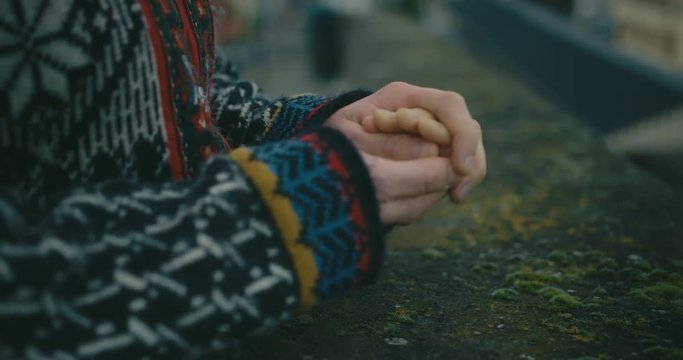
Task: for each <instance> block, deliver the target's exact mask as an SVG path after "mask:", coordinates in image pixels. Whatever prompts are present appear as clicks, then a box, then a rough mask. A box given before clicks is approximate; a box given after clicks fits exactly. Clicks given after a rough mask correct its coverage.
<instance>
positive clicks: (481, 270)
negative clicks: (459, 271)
mask: <svg viewBox="0 0 683 360" xmlns="http://www.w3.org/2000/svg"><path fill="white" fill-rule="evenodd" d="M472 271H473V272H475V273H477V274H481V275H493V274H496V273H498V272H499V271H500V267H498V265H496V264H494V263H488V262H485V263H480V264H477V265H475V266H474V267H472Z"/></svg>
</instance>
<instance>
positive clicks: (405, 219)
mask: <svg viewBox="0 0 683 360" xmlns="http://www.w3.org/2000/svg"><path fill="white" fill-rule="evenodd" d="M445 195H446V194H445V192H443V191H440V192H433V193H430V194H425V195H422V196H416V197H411V198H404V199H398V200H395V201H391V202H386V203H383V204H380V207H379V213H380V215H379V216H380V219H381V220H382V222H383V223H384V224H392V225H394V224H395V225H401V224H409V223H411V222H413V221H415V220H417V219H419V218H420V217H421V216H422V215H424V213H425V212H427V210H428V209H429V208H430V207H432V205H434V204H436V203H437V202H439V200H441V199H442V198H443V197H444V196H445Z"/></svg>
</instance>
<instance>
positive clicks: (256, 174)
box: [230, 147, 318, 312]
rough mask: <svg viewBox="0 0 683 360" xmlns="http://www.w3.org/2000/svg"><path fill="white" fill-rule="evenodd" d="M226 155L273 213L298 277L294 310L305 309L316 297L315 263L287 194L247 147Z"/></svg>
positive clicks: (316, 271)
mask: <svg viewBox="0 0 683 360" xmlns="http://www.w3.org/2000/svg"><path fill="white" fill-rule="evenodd" d="M230 157H231V158H232V159H233V160H234V161H235V162H236V163H237V165H238V166H239V167H240V168H241V169H242V171H244V173H245V174H247V176H249V177H250V178H251V181H252V182H253V183H254V184H255V185H256V188H257V189H258V191H259V192H260V193H261V197H262V198H263V201H264V202H265V203H266V206H267V207H268V209H269V210H270V213H271V214H273V217H274V218H275V222H276V225H277V227H278V230H279V231H280V234H281V236H282V240H283V242H284V244H285V248H286V249H287V251H288V252H289V256H290V257H291V259H292V262H293V263H294V271H295V272H296V275H297V278H298V279H299V306H298V308H297V311H299V312H301V311H304V310H307V309H308V308H310V307H311V306H312V305H313V304H314V303H315V301H316V295H315V285H316V282H317V279H318V267H317V265H316V263H315V258H314V256H313V249H311V248H310V247H309V246H308V245H306V244H304V243H302V242H300V241H299V238H300V236H301V222H300V221H299V217H298V216H297V215H296V212H295V211H294V207H293V206H292V204H291V202H290V201H289V198H287V197H285V196H282V195H280V194H278V193H277V184H278V178H277V175H275V174H274V173H272V172H271V171H270V169H269V168H268V165H267V164H266V163H264V162H262V161H259V160H256V159H253V158H252V152H251V150H249V149H248V148H245V147H241V148H239V149H236V150H235V151H233V152H232V153H230Z"/></svg>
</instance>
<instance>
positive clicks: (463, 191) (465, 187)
mask: <svg viewBox="0 0 683 360" xmlns="http://www.w3.org/2000/svg"><path fill="white" fill-rule="evenodd" d="M469 193H470V186H469V185H463V187H462V188H461V189H460V195H459V197H460V199H461V200H462V199H464V198H466V197H467V195H468V194H469Z"/></svg>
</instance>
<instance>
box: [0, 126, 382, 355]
mask: <svg viewBox="0 0 683 360" xmlns="http://www.w3.org/2000/svg"><path fill="white" fill-rule="evenodd" d="M345 141H346V140H345V139H344V138H343V137H341V135H339V134H336V133H332V132H331V130H323V131H320V132H317V133H311V134H308V135H304V136H302V137H300V138H297V139H294V140H291V141H288V142H280V143H273V144H270V145H267V146H261V147H256V148H253V149H247V148H242V149H238V150H236V151H235V152H234V153H233V154H232V155H231V157H230V158H224V157H219V158H215V159H213V160H212V161H211V162H210V163H209V164H208V165H207V166H206V168H205V169H204V171H203V172H202V174H201V175H200V176H199V177H198V178H197V179H195V180H194V181H191V182H184V183H169V184H163V185H141V184H135V183H132V182H126V181H116V182H110V183H106V184H102V185H100V186H97V187H95V188H91V189H84V190H80V191H78V192H76V193H74V194H72V195H71V196H69V197H67V198H65V199H64V200H63V201H61V203H60V204H59V205H58V206H57V207H56V208H55V209H54V210H52V211H51V213H50V214H49V215H47V216H46V217H45V219H44V221H43V222H42V223H41V224H40V225H38V224H35V226H34V228H33V229H32V230H29V231H26V232H25V234H26V235H25V237H24V238H22V239H10V238H9V235H3V236H2V237H3V238H4V239H3V241H2V245H1V246H0V268H1V269H2V271H0V275H1V276H0V283H1V284H2V287H0V330H1V331H0V333H1V334H2V338H3V339H2V341H1V342H2V343H3V344H15V345H17V346H24V345H25V344H29V346H30V347H31V348H33V349H34V350H35V351H38V352H40V353H41V354H43V355H45V356H55V354H56V353H55V351H64V352H65V353H68V354H72V355H74V356H82V357H87V356H91V355H100V354H102V355H111V354H116V355H117V356H118V355H122V356H138V355H142V354H147V355H149V354H152V353H156V352H159V353H157V355H159V356H161V355H163V351H166V350H168V351H171V350H172V351H173V353H176V352H177V351H180V352H181V353H190V352H192V351H194V349H197V348H199V349H207V348H210V347H211V346H214V345H219V344H220V343H221V339H225V338H230V337H239V336H242V335H244V334H247V333H249V332H251V331H253V330H256V329H259V328H262V327H263V326H265V325H268V324H269V323H272V319H280V318H282V317H283V316H286V315H287V314H289V313H291V312H293V311H295V310H302V309H305V308H307V307H310V306H311V305H312V304H313V303H315V302H316V301H318V300H319V299H324V298H329V297H334V296H338V295H340V294H342V293H344V292H346V291H347V290H348V289H350V288H352V287H354V286H357V285H360V284H363V283H367V282H368V281H370V280H371V279H372V277H374V276H375V274H376V272H377V270H378V267H379V261H380V259H381V252H382V249H381V238H380V234H379V231H378V229H379V221H378V219H377V209H376V204H375V202H374V194H373V193H372V186H371V185H370V184H369V178H367V175H365V176H362V174H364V173H363V171H365V170H364V169H363V168H360V170H359V169H358V168H357V167H358V166H362V163H361V161H360V159H358V158H357V157H358V155H357V154H355V152H353V149H352V147H351V146H350V145H349V144H347V143H345ZM357 171H361V173H362V174H361V176H357V175H356V176H354V178H356V179H352V178H351V176H350V174H351V172H357ZM358 179H360V180H358ZM368 192H369V193H368ZM332 249H334V250H332ZM16 324H21V326H19V327H17V325H16ZM10 329H12V330H11V331H10ZM165 349H166V350H165Z"/></svg>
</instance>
